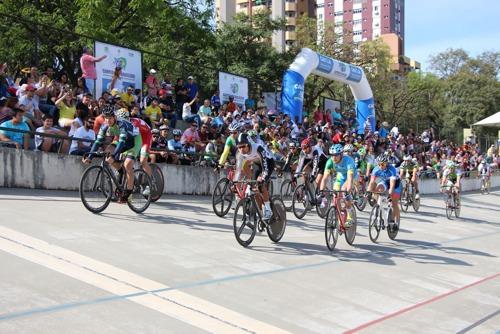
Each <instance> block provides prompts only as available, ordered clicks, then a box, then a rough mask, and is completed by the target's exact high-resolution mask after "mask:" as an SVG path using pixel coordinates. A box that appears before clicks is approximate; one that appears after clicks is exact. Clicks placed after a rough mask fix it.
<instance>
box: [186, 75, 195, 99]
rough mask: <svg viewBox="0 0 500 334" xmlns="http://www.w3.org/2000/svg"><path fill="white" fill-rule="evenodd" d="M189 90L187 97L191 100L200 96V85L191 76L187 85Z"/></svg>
mask: <svg viewBox="0 0 500 334" xmlns="http://www.w3.org/2000/svg"><path fill="white" fill-rule="evenodd" d="M186 88H187V92H188V94H187V96H188V98H189V100H193V99H194V98H195V97H196V96H198V85H197V84H196V82H195V80H194V78H193V77H192V76H189V77H188V79H187V83H186Z"/></svg>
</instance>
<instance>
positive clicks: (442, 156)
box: [0, 48, 499, 175]
mask: <svg viewBox="0 0 500 334" xmlns="http://www.w3.org/2000/svg"><path fill="white" fill-rule="evenodd" d="M102 59H104V57H100V58H95V57H94V56H93V55H92V50H91V49H90V48H85V49H84V53H83V55H82V57H81V59H80V64H81V68H82V73H83V74H82V77H80V78H78V79H77V81H76V84H75V85H73V84H72V83H70V82H69V80H68V76H67V75H66V74H65V73H58V74H56V73H55V71H54V69H52V68H51V67H47V68H45V70H44V71H43V72H42V73H40V72H39V70H38V68H36V67H31V68H29V69H26V70H25V71H24V72H25V73H23V75H22V76H19V77H13V76H10V75H9V73H10V72H9V70H8V66H7V64H3V65H2V66H1V67H0V127H4V128H11V129H18V130H36V132H37V133H43V134H49V135H53V136H42V135H38V134H37V135H35V136H34V138H33V140H32V139H31V138H30V136H29V135H27V134H26V133H22V132H13V131H8V130H2V131H0V144H2V143H3V145H4V146H11V147H16V148H23V149H35V150H41V151H45V152H59V153H69V154H74V155H83V154H84V153H85V152H88V151H89V149H90V145H91V141H93V140H94V139H95V136H96V133H97V132H98V130H99V128H100V126H101V125H102V124H103V122H104V118H103V117H102V116H101V115H100V110H101V108H102V107H103V106H104V105H106V104H113V105H114V106H115V108H116V109H121V108H124V109H127V110H128V111H129V112H130V114H131V116H132V117H138V118H141V119H143V120H144V121H145V122H146V123H148V125H150V127H151V128H152V132H153V144H152V154H151V161H152V162H159V163H160V162H166V163H173V164H193V163H195V162H196V163H200V162H201V163H202V164H205V165H215V164H216V162H217V157H218V156H220V154H221V153H222V151H223V149H224V143H225V140H226V138H227V136H228V135H229V133H228V128H229V126H230V125H231V124H232V123H235V122H237V123H240V124H241V126H242V128H244V129H246V130H254V131H255V132H256V133H257V135H258V136H259V137H260V138H261V139H262V140H263V141H265V142H267V143H268V145H269V148H270V150H271V151H272V152H273V154H274V155H275V158H276V160H277V161H283V160H284V158H285V157H286V156H287V154H288V147H289V145H288V144H289V143H290V142H291V141H295V142H299V141H300V140H301V139H302V138H304V137H306V136H310V137H313V138H314V139H315V141H316V142H317V143H318V144H319V145H322V146H324V149H325V151H327V149H328V146H330V145H332V144H336V143H343V144H347V143H350V144H353V145H354V146H355V147H356V146H357V147H359V146H362V145H364V146H365V147H366V149H367V152H368V154H373V155H378V154H382V153H385V152H389V153H391V156H392V157H393V159H394V160H395V161H397V160H400V161H401V160H402V158H403V156H405V155H412V156H413V157H414V158H415V159H416V160H417V161H418V163H419V165H420V166H421V169H422V172H423V174H425V175H433V174H438V173H439V170H440V167H441V166H442V165H443V164H444V161H445V160H448V159H454V160H456V162H457V163H459V164H460V166H461V168H462V170H464V171H470V170H473V169H474V168H476V166H477V165H478V164H479V161H480V160H481V159H482V158H485V159H486V160H487V161H488V162H489V163H490V164H492V165H494V166H498V162H499V161H498V151H497V148H496V147H495V146H494V145H492V147H490V148H489V149H488V151H487V152H485V153H482V152H481V151H480V149H479V146H478V145H477V144H474V143H473V142H470V141H469V142H467V143H466V144H464V145H457V144H455V143H452V142H451V141H448V140H440V139H439V138H437V136H436V134H435V132H434V129H428V130H425V131H423V132H422V133H420V134H419V133H416V132H415V131H413V130H412V129H409V131H408V132H407V133H406V134H402V133H401V132H400V131H399V129H398V127H397V126H393V127H392V128H391V127H390V126H389V124H388V122H377V124H376V131H374V132H372V131H369V130H368V128H367V130H366V131H365V133H364V134H362V135H360V134H358V133H357V131H355V129H357V128H358V124H357V121H356V115H355V113H354V112H353V111H345V112H342V111H341V110H340V109H335V110H322V109H321V108H319V107H318V108H316V109H315V110H314V111H313V112H311V113H309V114H308V117H304V119H303V120H302V122H301V123H299V122H298V121H297V120H292V119H290V117H289V116H288V115H284V114H281V113H280V112H277V111H275V110H269V109H268V108H267V106H266V104H265V101H264V99H263V97H259V98H258V99H257V101H256V100H254V99H248V100H247V101H246V102H245V105H244V106H242V105H237V104H236V103H235V102H234V99H233V98H232V97H230V98H229V101H221V100H220V98H219V92H218V91H214V92H213V94H212V96H210V97H208V96H206V97H205V98H201V96H200V89H199V86H198V83H197V82H196V79H195V78H194V77H193V76H188V77H187V78H186V81H184V79H182V78H178V79H177V80H176V82H175V83H173V82H172V81H171V79H170V77H169V75H168V74H165V75H164V76H163V77H162V78H159V76H158V72H157V71H156V70H155V69H150V70H149V72H148V75H147V76H146V78H145V80H144V87H145V88H144V91H141V90H140V89H135V88H134V87H131V86H129V87H123V84H122V82H121V68H120V67H116V68H115V71H114V75H113V79H112V80H111V83H110V84H109V86H108V87H107V90H106V91H105V92H104V93H103V94H102V96H101V97H99V98H98V99H95V98H94V96H93V92H94V87H95V77H96V75H95V63H96V62H99V61H101V60H102ZM181 120H182V121H183V122H185V123H184V126H183V127H185V130H184V131H181V130H180V129H179V128H177V126H178V125H179V122H180V121H181ZM60 135H63V136H70V137H73V138H79V139H84V140H86V141H77V140H71V139H62V138H60V137H58V136H60ZM193 153H198V154H193ZM195 157H197V158H195Z"/></svg>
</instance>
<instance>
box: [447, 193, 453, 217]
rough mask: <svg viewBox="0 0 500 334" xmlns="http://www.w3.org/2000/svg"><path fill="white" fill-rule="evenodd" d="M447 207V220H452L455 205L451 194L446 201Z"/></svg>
mask: <svg viewBox="0 0 500 334" xmlns="http://www.w3.org/2000/svg"><path fill="white" fill-rule="evenodd" d="M445 205H446V218H448V219H451V214H452V211H453V205H454V203H453V199H452V195H451V194H448V197H447V199H446V201H445Z"/></svg>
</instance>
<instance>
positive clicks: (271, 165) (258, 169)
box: [252, 158, 274, 182]
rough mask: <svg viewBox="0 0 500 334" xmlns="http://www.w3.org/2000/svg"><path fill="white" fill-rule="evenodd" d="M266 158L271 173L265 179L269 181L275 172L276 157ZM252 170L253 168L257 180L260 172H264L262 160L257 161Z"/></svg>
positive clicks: (254, 177)
mask: <svg viewBox="0 0 500 334" xmlns="http://www.w3.org/2000/svg"><path fill="white" fill-rule="evenodd" d="M265 159H266V163H267V166H268V168H269V174H268V175H267V176H266V178H265V179H264V181H266V182H269V180H270V179H271V174H272V173H273V170H274V159H269V158H265ZM252 170H253V179H254V180H257V178H258V177H259V176H260V174H262V164H261V163H260V162H255V163H254V164H253V167H252Z"/></svg>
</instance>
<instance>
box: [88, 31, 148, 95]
mask: <svg viewBox="0 0 500 334" xmlns="http://www.w3.org/2000/svg"><path fill="white" fill-rule="evenodd" d="M94 55H95V56H94V57H101V56H103V55H106V56H107V57H106V58H104V60H102V61H100V62H97V63H95V64H96V72H97V79H96V87H95V94H96V98H99V97H101V95H102V93H103V92H105V91H109V92H111V89H109V88H110V85H111V79H112V78H113V73H114V71H115V68H116V67H117V66H120V67H121V68H122V73H121V76H120V78H118V80H117V81H116V84H115V88H116V89H118V90H119V91H120V92H125V91H126V90H127V87H128V86H132V87H134V88H136V89H137V88H139V89H142V82H143V80H142V54H141V52H139V51H136V50H132V49H127V48H124V47H121V46H116V45H113V44H106V43H102V42H97V41H96V42H95V44H94Z"/></svg>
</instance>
